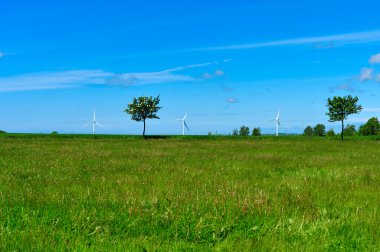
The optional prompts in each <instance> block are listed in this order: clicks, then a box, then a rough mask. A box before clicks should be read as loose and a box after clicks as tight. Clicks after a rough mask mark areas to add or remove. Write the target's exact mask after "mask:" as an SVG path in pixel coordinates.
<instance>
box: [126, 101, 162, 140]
mask: <svg viewBox="0 0 380 252" xmlns="http://www.w3.org/2000/svg"><path fill="white" fill-rule="evenodd" d="M159 103H160V96H157V97H155V98H153V97H152V96H150V97H146V96H141V97H138V98H133V102H132V103H129V104H128V108H126V109H125V110H124V112H126V113H128V114H130V115H131V117H132V120H135V121H137V122H144V131H143V136H144V137H145V127H146V119H160V118H159V117H158V116H157V112H158V110H159V109H161V108H162V107H159V106H158V104H159Z"/></svg>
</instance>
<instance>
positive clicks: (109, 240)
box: [0, 135, 380, 251]
mask: <svg viewBox="0 0 380 252" xmlns="http://www.w3.org/2000/svg"><path fill="white" fill-rule="evenodd" d="M378 140H380V139H376V138H363V137H356V138H349V139H347V140H346V141H344V142H341V141H339V140H337V139H328V138H318V137H312V138H308V137H302V136H298V137H297V136H293V137H292V136H288V137H285V136H284V137H278V138H275V137H260V138H251V137H249V138H239V137H236V138H234V137H167V138H152V139H147V140H143V139H142V138H140V137H121V136H98V137H96V138H93V137H90V136H70V135H66V136H61V135H58V136H49V135H45V136H39V135H4V136H1V137H0V250H1V251H9V250H12V251H28V250H44V251H56V250H58V251H62V250H90V251H94V250H95V251H114V250H117V251H125V250H129V251H131V250H132V251H152V250H169V251H173V250H174V251H175V250H206V251H207V250H222V251H223V250H238V251H270V250H274V251H278V250H280V251H288V250H306V251H379V250H380V229H379V224H380V193H379V192H380V183H379V178H380V166H379V164H380V141H378Z"/></svg>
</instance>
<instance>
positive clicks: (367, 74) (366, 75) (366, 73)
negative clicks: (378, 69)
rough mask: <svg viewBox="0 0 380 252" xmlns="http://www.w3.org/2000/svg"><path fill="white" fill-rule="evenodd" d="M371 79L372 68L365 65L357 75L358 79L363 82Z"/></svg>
mask: <svg viewBox="0 0 380 252" xmlns="http://www.w3.org/2000/svg"><path fill="white" fill-rule="evenodd" d="M372 79H373V69H372V68H367V67H364V68H362V70H361V72H360V75H359V80H360V81H363V82H365V81H369V80H372Z"/></svg>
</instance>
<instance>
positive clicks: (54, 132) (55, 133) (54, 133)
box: [50, 131, 58, 135]
mask: <svg viewBox="0 0 380 252" xmlns="http://www.w3.org/2000/svg"><path fill="white" fill-rule="evenodd" d="M50 134H52V135H58V131H53V132H52V133H50Z"/></svg>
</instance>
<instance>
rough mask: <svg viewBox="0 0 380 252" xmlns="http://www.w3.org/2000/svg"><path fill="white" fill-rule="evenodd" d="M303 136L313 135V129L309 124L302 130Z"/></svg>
mask: <svg viewBox="0 0 380 252" xmlns="http://www.w3.org/2000/svg"><path fill="white" fill-rule="evenodd" d="M303 135H304V136H313V135H314V130H313V128H312V127H311V126H307V127H306V128H305V130H304V131H303Z"/></svg>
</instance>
